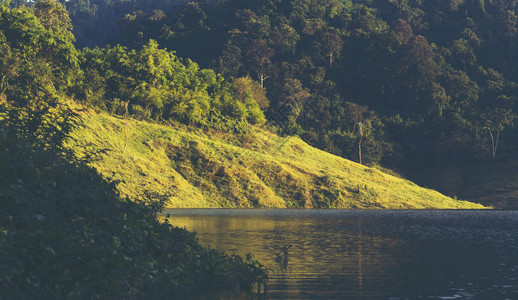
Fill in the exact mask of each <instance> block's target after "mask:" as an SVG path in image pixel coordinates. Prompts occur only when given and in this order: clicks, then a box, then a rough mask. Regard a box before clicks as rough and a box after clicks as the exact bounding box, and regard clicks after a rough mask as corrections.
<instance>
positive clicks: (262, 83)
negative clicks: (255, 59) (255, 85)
mask: <svg viewBox="0 0 518 300" xmlns="http://www.w3.org/2000/svg"><path fill="white" fill-rule="evenodd" d="M268 78H270V76H266V75H264V74H262V73H261V74H259V82H260V83H261V87H262V88H264V81H265V80H266V79H268Z"/></svg>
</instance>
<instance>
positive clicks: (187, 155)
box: [67, 114, 484, 209]
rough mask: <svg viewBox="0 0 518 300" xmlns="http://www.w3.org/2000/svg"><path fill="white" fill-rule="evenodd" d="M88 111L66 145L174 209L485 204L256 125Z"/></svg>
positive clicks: (132, 191)
mask: <svg viewBox="0 0 518 300" xmlns="http://www.w3.org/2000/svg"><path fill="white" fill-rule="evenodd" d="M128 128H129V141H128V146H127V149H126V151H125V152H124V153H123V149H124V140H125V138H124V136H125V135H124V130H125V121H124V120H121V119H119V118H116V117H112V116H108V115H105V114H92V115H84V127H82V128H80V129H78V130H76V131H75V132H74V133H73V134H72V136H73V138H75V141H73V140H71V141H69V142H68V144H67V145H68V147H69V148H71V149H73V150H74V151H75V153H76V154H77V155H78V156H79V157H82V156H85V155H87V153H88V152H89V151H92V150H93V151H99V150H102V151H103V152H101V153H99V154H98V155H97V157H96V158H97V159H96V160H94V161H93V162H92V163H91V164H92V166H94V167H95V168H96V169H97V170H98V171H99V172H100V173H101V174H103V175H104V176H105V177H107V178H111V179H114V180H117V181H119V183H118V189H119V191H120V192H121V194H122V195H127V196H128V197H130V198H132V199H140V197H141V196H142V195H143V194H145V193H146V192H147V193H157V194H161V195H168V198H169V203H168V207H171V208H194V207H278V208H283V207H301V208H302V207H304V208H316V207H319V208H392V209H397V208H484V207H483V206H482V205H478V204H474V203H470V202H466V201H457V200H453V199H451V198H449V197H446V196H444V195H442V194H440V193H438V192H436V191H432V190H428V189H424V188H421V187H419V186H417V185H415V184H414V183H412V182H410V181H407V180H404V179H401V178H397V177H394V176H391V175H388V174H386V173H383V172H381V171H378V170H376V169H373V168H369V167H365V166H363V165H360V164H357V163H354V162H352V161H349V160H346V159H343V158H340V157H338V156H334V155H332V154H329V153H326V152H324V151H320V150H318V149H316V148H313V147H310V146H309V145H307V144H306V143H304V142H303V141H302V140H300V139H299V138H295V137H286V138H284V137H279V136H277V135H275V134H273V133H270V132H268V131H265V130H262V129H259V128H254V129H253V130H252V132H251V133H250V134H248V135H233V134H226V133H221V132H215V133H214V132H202V131H196V130H193V129H190V128H188V127H168V126H164V125H157V124H150V123H146V122H141V121H137V120H129V121H128Z"/></svg>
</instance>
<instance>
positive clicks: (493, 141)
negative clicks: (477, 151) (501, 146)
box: [487, 128, 500, 157]
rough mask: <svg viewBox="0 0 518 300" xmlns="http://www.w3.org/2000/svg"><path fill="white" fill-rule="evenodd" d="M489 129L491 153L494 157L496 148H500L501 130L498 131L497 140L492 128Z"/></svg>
mask: <svg viewBox="0 0 518 300" xmlns="http://www.w3.org/2000/svg"><path fill="white" fill-rule="evenodd" d="M487 131H488V132H489V136H490V137H491V155H492V157H495V156H496V149H497V148H498V140H499V139H500V130H498V131H497V133H496V140H495V138H494V136H493V133H492V132H491V130H490V129H489V128H488V129H487Z"/></svg>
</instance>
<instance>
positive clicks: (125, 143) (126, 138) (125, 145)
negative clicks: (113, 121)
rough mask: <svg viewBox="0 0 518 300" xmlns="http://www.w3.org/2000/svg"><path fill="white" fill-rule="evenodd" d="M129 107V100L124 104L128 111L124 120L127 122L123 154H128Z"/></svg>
mask: <svg viewBox="0 0 518 300" xmlns="http://www.w3.org/2000/svg"><path fill="white" fill-rule="evenodd" d="M128 105H129V100H128V101H126V102H124V109H125V110H126V112H125V113H124V120H125V123H126V124H125V126H124V149H123V150H122V153H125V152H126V147H127V146H128V126H129V124H128V115H129V113H128Z"/></svg>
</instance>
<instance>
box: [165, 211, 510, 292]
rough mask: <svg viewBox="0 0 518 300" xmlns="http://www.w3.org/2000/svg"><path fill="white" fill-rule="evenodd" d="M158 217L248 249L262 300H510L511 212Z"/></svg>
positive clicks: (231, 248)
mask: <svg viewBox="0 0 518 300" xmlns="http://www.w3.org/2000/svg"><path fill="white" fill-rule="evenodd" d="M165 213H169V214H170V215H171V218H170V222H171V223H172V224H173V225H176V226H180V227H186V228H187V229H188V230H190V231H196V232H197V233H198V235H197V236H198V238H199V240H200V242H201V243H202V244H203V245H205V246H210V247H212V248H216V249H220V250H224V251H226V252H227V253H232V252H236V253H238V254H241V255H245V254H246V253H249V252H251V253H252V254H253V255H254V257H255V258H256V259H258V260H260V261H261V262H262V263H263V264H264V265H266V266H267V267H268V268H269V269H270V280H269V282H268V294H267V298H268V299H518V212H517V211H459V210H455V211H449V210H448V211H439V210H434V211H423V210H418V211H417V210H404V211H403V210H402V211H400V210H289V209H286V210H263V209H256V210H241V209H239V210H232V209H192V210H191V209H182V210H167V211H166V212H165ZM289 245H291V248H289V250H288V255H287V259H286V260H285V259H284V254H283V251H282V248H283V247H289Z"/></svg>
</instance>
